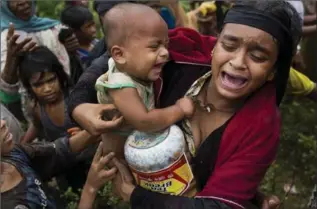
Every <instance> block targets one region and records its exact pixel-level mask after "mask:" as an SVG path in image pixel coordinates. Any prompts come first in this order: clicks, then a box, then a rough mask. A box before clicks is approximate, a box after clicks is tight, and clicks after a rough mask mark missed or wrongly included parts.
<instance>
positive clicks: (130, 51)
mask: <svg viewBox="0 0 317 209" xmlns="http://www.w3.org/2000/svg"><path fill="white" fill-rule="evenodd" d="M148 22H151V23H150V24H144V26H143V27H142V28H141V29H134V30H135V35H134V34H133V35H131V36H130V37H131V38H129V40H127V41H126V44H124V47H120V51H121V52H120V53H121V55H120V56H119V59H118V60H116V59H115V58H114V59H115V60H116V61H119V63H122V66H123V68H124V70H125V72H127V73H128V74H129V75H130V76H132V77H135V78H137V79H140V80H143V81H150V82H152V81H155V80H157V79H158V78H159V77H160V74H161V71H162V68H163V66H164V65H165V63H166V62H167V61H168V51H167V44H168V29H167V25H166V23H165V22H164V20H163V19H161V18H160V17H159V18H152V20H151V21H148ZM115 57H116V56H115Z"/></svg>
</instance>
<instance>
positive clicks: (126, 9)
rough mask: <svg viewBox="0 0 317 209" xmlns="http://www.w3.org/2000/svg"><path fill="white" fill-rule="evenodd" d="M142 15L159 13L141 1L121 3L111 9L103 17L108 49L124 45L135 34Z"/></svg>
mask: <svg viewBox="0 0 317 209" xmlns="http://www.w3.org/2000/svg"><path fill="white" fill-rule="evenodd" d="M140 15H144V16H146V15H149V16H150V15H158V16H159V14H158V13H157V12H156V11H155V10H154V9H152V8H151V7H149V6H146V5H144V4H140V3H121V4H118V5H116V6H114V7H113V8H112V9H111V10H109V11H108V12H107V13H106V14H105V16H104V18H103V29H104V34H105V38H106V43H107V47H108V51H109V50H110V49H111V48H112V47H113V46H114V45H124V44H125V42H126V40H127V39H129V38H130V37H131V36H132V35H135V27H136V23H139V21H142V19H140V18H138V17H140Z"/></svg>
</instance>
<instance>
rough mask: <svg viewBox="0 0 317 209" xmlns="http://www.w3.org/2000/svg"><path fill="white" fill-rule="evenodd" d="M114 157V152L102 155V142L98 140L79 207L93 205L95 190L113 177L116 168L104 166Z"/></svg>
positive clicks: (84, 208)
mask: <svg viewBox="0 0 317 209" xmlns="http://www.w3.org/2000/svg"><path fill="white" fill-rule="evenodd" d="M113 157H114V153H109V154H108V155H106V156H103V153H102V142H100V144H99V146H98V149H97V151H96V154H95V156H94V159H93V161H92V163H91V166H90V169H89V172H88V176H87V180H86V183H85V185H84V188H83V192H82V194H81V198H80V203H79V206H78V208H79V209H90V208H92V207H93V203H94V200H95V198H96V194H97V191H98V190H99V189H100V188H101V187H102V186H103V185H104V184H105V183H106V182H107V181H110V180H111V179H113V178H114V177H115V174H116V172H117V168H116V167H113V168H111V169H106V168H105V167H106V166H107V165H108V163H109V162H110V161H111V160H112V158H113Z"/></svg>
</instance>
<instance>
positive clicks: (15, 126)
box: [0, 103, 24, 143]
mask: <svg viewBox="0 0 317 209" xmlns="http://www.w3.org/2000/svg"><path fill="white" fill-rule="evenodd" d="M0 111H1V112H0V118H1V120H4V121H6V124H7V126H8V129H9V130H10V132H11V133H15V134H14V136H13V141H14V142H15V143H20V141H21V139H22V136H23V135H24V131H23V129H22V127H21V124H20V122H19V120H18V119H17V118H16V117H15V116H14V115H13V114H12V113H11V112H10V111H9V110H8V109H7V108H6V107H5V106H4V105H3V104H1V103H0Z"/></svg>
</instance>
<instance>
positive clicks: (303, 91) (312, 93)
mask: <svg viewBox="0 0 317 209" xmlns="http://www.w3.org/2000/svg"><path fill="white" fill-rule="evenodd" d="M289 3H291V5H292V6H293V7H294V8H295V9H296V11H297V12H298V14H299V15H300V17H301V19H302V21H304V20H303V18H304V14H303V12H304V11H303V10H304V8H303V7H302V2H301V1H289ZM227 6H228V4H225V5H223V7H222V8H221V10H224V11H227V10H228V7H227ZM217 10H218V7H217V6H216V2H215V1H210V2H204V3H202V4H200V6H199V7H198V8H197V9H195V10H194V11H191V12H189V13H188V17H189V20H190V23H191V26H190V28H192V29H194V30H197V31H199V32H200V33H201V34H204V35H213V36H217V35H218V30H217V28H218V26H217V25H218V24H217V20H218V18H217V15H216V12H217ZM221 27H222V26H220V28H221ZM299 56H300V54H299V52H297V54H296V55H295V57H294V62H293V63H296V64H295V65H294V66H293V67H292V68H291V69H290V77H289V81H288V88H287V92H288V93H289V94H290V95H296V96H304V97H307V98H309V99H311V100H312V101H314V102H317V97H316V96H317V88H316V83H315V82H313V81H312V80H310V79H309V78H308V77H307V76H305V75H304V74H303V73H301V72H299V71H298V70H297V69H302V68H301V67H300V66H297V65H298V63H297V62H296V61H295V59H297V57H299Z"/></svg>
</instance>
